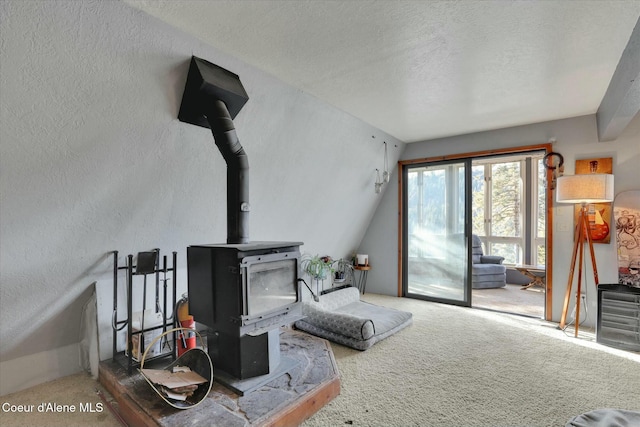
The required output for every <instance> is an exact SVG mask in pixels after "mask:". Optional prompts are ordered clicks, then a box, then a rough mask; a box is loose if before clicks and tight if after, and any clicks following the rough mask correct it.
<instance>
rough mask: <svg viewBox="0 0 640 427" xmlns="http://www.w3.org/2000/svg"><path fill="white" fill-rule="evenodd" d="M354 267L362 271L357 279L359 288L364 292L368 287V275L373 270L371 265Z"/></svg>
mask: <svg viewBox="0 0 640 427" xmlns="http://www.w3.org/2000/svg"><path fill="white" fill-rule="evenodd" d="M353 269H354V270H356V271H359V272H360V278H359V279H358V280H357V283H358V290H360V292H362V293H363V294H364V292H365V290H366V288H367V275H368V274H369V270H371V266H370V265H354V266H353Z"/></svg>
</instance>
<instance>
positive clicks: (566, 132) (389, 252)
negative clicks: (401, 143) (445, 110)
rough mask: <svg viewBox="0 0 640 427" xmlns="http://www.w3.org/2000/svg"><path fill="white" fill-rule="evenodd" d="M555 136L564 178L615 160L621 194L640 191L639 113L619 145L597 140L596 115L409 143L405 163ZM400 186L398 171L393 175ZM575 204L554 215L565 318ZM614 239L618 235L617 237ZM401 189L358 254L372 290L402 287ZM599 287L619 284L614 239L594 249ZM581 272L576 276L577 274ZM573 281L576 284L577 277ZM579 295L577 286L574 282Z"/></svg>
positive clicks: (591, 290)
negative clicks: (581, 165)
mask: <svg viewBox="0 0 640 427" xmlns="http://www.w3.org/2000/svg"><path fill="white" fill-rule="evenodd" d="M550 138H556V139H557V142H556V143H555V145H554V146H553V150H554V151H556V152H559V153H560V154H562V155H563V157H564V162H565V163H564V165H565V174H568V175H572V174H573V173H574V170H575V161H576V160H578V159H589V158H598V157H612V158H613V173H614V175H615V184H614V185H615V192H616V194H618V193H620V192H622V191H626V190H633V189H636V190H637V189H640V173H639V172H638V170H639V167H640V115H639V116H637V117H636V118H635V119H634V121H633V122H632V123H631V124H630V125H629V126H628V127H627V129H626V130H625V132H624V134H623V135H622V136H620V138H618V139H617V140H615V141H611V142H598V135H597V131H596V120H595V115H589V116H583V117H577V118H572V119H565V120H557V121H552V122H546V123H539V124H532V125H527V126H519V127H514V128H509V129H501V130H496V131H491V132H482V133H476V134H471V135H462V136H458V137H452V138H443V139H437V140H432V141H425V142H420V143H414V144H408V145H407V147H406V149H405V151H404V153H403V154H402V159H403V160H409V159H419V158H426V157H434V156H444V155H448V154H458V153H467V152H474V151H482V150H490V149H501V148H507V147H518V146H526V145H532V144H540V143H546V142H547V141H549V139H550ZM392 180H394V182H396V183H397V169H396V172H395V174H394V176H393V177H392ZM573 209H574V208H573V206H572V205H561V204H558V205H556V204H555V202H554V207H553V210H554V212H553V216H554V229H553V260H552V262H553V278H552V279H553V301H554V303H553V307H552V316H553V319H554V320H556V321H559V320H560V315H561V311H562V305H563V302H564V294H565V292H566V289H567V280H568V277H569V264H570V262H571V252H572V248H573V233H572V232H571V231H561V230H559V228H563V227H558V224H561V223H564V224H568V225H569V227H568V229H569V230H572V228H573V227H572V225H573ZM612 235H615V233H612ZM397 240H398V186H397V184H396V185H393V186H390V187H389V189H388V190H387V192H386V193H385V194H384V197H383V200H382V202H381V203H380V206H379V207H378V209H377V211H376V214H375V215H374V217H373V219H372V221H371V224H370V225H369V228H368V230H367V233H366V235H365V237H364V239H363V241H362V244H361V245H360V248H359V252H362V253H368V254H369V257H370V259H371V263H372V266H373V268H372V270H371V271H370V272H369V278H368V283H367V291H370V292H376V293H382V294H388V295H397V289H398V280H397V277H398V255H397V250H398V245H397ZM594 250H595V255H596V261H597V267H598V276H599V279H600V283H617V282H618V273H617V258H616V246H615V239H613V238H612V241H611V243H610V244H596V245H594ZM587 266H588V270H587V274H586V277H587V283H588V285H587V304H588V308H589V318H588V320H587V322H586V324H587V325H590V326H594V325H595V320H596V303H597V300H596V298H597V293H596V289H595V286H594V283H593V282H594V281H593V273H592V269H591V266H590V261H588V262H587ZM576 274H577V273H576ZM574 280H576V279H575V278H574ZM573 289H574V291H575V289H576V284H575V282H574V286H573Z"/></svg>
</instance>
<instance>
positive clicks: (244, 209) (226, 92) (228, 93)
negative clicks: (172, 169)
mask: <svg viewBox="0 0 640 427" xmlns="http://www.w3.org/2000/svg"><path fill="white" fill-rule="evenodd" d="M248 100H249V96H248V95H247V93H246V92H245V90H244V87H243V86H242V83H241V82H240V79H239V78H238V76H237V75H236V74H234V73H232V72H230V71H228V70H225V69H224V68H221V67H219V66H217V65H215V64H212V63H210V62H208V61H205V60H204V59H200V58H196V57H195V56H194V57H192V58H191V63H190V65H189V73H188V75H187V82H186V84H185V88H184V93H183V95H182V104H181V105H180V112H179V113H178V119H179V120H180V121H183V122H187V123H191V124H194V125H196V126H201V127H206V128H210V129H211V132H212V133H213V138H214V141H215V144H216V146H217V147H218V149H219V150H220V153H221V154H222V157H224V160H225V161H226V162H227V243H229V244H234V243H249V211H250V205H249V160H248V158H247V155H246V153H245V152H244V149H243V148H242V145H240V141H239V140H238V136H237V134H236V128H235V126H234V124H233V119H234V118H235V117H236V115H237V114H238V112H240V110H241V109H242V107H243V106H244V104H245V103H246V102H247V101H248Z"/></svg>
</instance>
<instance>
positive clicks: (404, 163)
mask: <svg viewBox="0 0 640 427" xmlns="http://www.w3.org/2000/svg"><path fill="white" fill-rule="evenodd" d="M537 150H544V151H545V152H546V154H550V153H552V152H553V147H552V144H551V142H546V143H538V144H533V145H524V146H520V147H507V148H497V149H491V150H483V151H472V152H466V153H459V154H448V155H440V156H437V157H423V158H414V159H407V160H400V161H398V268H397V274H398V281H397V289H398V291H397V295H398V296H399V297H404V296H405V295H404V292H403V283H404V275H405V263H404V261H403V258H404V245H405V243H404V240H405V238H404V227H405V226H404V224H403V218H404V207H403V199H404V191H405V190H404V185H405V184H404V181H405V178H404V170H405V169H406V168H407V167H409V166H411V165H413V164H416V163H431V162H438V161H443V160H455V159H466V158H474V157H482V156H490V155H491V156H492V155H496V154H515V153H522V152H527V151H537ZM553 180H554V173H553V171H552V170H551V169H550V168H547V171H546V181H547V186H546V195H545V199H546V205H547V206H546V209H547V212H546V228H545V229H546V236H545V245H546V263H547V264H546V271H547V274H546V310H545V319H546V320H549V321H550V320H551V318H552V316H551V313H552V312H553V311H552V306H553V262H552V260H553V231H552V230H553V224H554V221H553V190H552V188H553V187H552V186H551V185H549V183H551V182H552V181H553Z"/></svg>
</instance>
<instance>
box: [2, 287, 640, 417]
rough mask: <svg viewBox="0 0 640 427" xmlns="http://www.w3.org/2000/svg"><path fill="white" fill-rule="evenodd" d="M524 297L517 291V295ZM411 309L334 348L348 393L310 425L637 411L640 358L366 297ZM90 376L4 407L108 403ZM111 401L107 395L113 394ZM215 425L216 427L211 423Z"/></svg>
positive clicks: (526, 327) (469, 313)
mask: <svg viewBox="0 0 640 427" xmlns="http://www.w3.org/2000/svg"><path fill="white" fill-rule="evenodd" d="M518 292H520V291H519V290H518ZM363 299H364V300H367V301H369V302H372V303H375V304H380V305H386V306H390V307H396V308H399V309H403V310H408V311H411V312H412V313H413V314H414V323H413V325H411V326H410V327H408V328H406V329H404V330H403V331H401V332H400V333H398V334H396V335H394V336H392V337H390V338H388V339H386V340H384V341H382V342H380V343H378V344H376V345H375V346H373V347H372V348H370V349H369V350H367V351H365V352H360V351H357V350H352V349H350V348H347V347H344V346H341V345H337V344H332V348H333V350H334V354H335V357H336V361H337V364H338V368H339V370H340V374H341V393H340V395H339V396H338V397H337V398H336V399H334V400H333V401H332V402H330V403H329V404H328V405H327V406H325V407H324V408H323V409H321V410H320V411H319V412H318V413H317V414H315V415H314V416H313V417H311V418H310V419H309V420H307V421H306V422H305V423H304V424H303V425H304V427H317V426H322V427H325V426H344V425H356V426H438V427H441V426H442V427H445V426H456V427H460V426H487V427H489V426H490V427H497V426H523V427H525V426H526V427H536V426H563V425H564V424H565V423H566V421H567V420H568V419H569V418H571V417H572V416H574V415H577V414H581V413H584V412H587V411H590V410H593V409H597V408H605V407H617V408H622V409H631V410H636V411H638V410H640V399H639V398H638V396H639V395H638V384H640V354H638V353H632V352H625V351H620V350H616V349H612V348H609V347H605V346H601V345H599V344H597V343H595V342H594V335H593V333H592V332H589V331H583V330H582V329H581V330H580V337H579V338H578V339H575V338H573V333H572V331H564V332H563V331H560V330H558V329H557V327H556V326H557V325H556V324H552V323H547V322H544V321H542V320H537V319H533V318H526V317H522V316H513V315H505V314H501V313H495V312H492V311H486V310H474V309H468V308H461V307H453V306H447V305H442V304H434V303H429V302H425V301H418V300H411V299H405V298H395V297H389V296H382V295H375V294H366V295H365V296H364V297H363ZM96 390H101V391H103V389H102V387H101V386H100V385H99V384H98V383H97V382H96V381H94V380H93V379H91V377H90V376H89V375H87V374H84V373H82V374H76V375H72V376H69V377H65V378H61V379H58V380H56V381H53V382H50V383H46V384H43V385H40V386H37V387H34V388H31V389H27V390H24V391H21V392H18V393H14V394H10V395H5V396H1V397H0V401H1V402H0V403H3V404H4V403H9V404H13V405H31V404H33V405H35V407H36V410H37V405H39V404H40V403H43V402H44V403H57V404H62V405H75V406H76V408H78V406H79V405H80V403H83V404H85V405H86V404H87V403H92V404H93V407H94V408H96V407H97V405H98V403H102V402H103V401H102V399H101V397H100V396H99V395H98V394H97V393H96ZM107 398H109V396H107ZM119 425H121V424H120V423H119V421H118V420H117V418H115V417H114V416H113V415H112V414H111V413H110V412H109V410H108V408H107V407H106V406H104V407H103V410H102V411H101V412H94V413H87V412H78V411H77V409H76V412H74V413H51V412H48V413H39V412H37V411H36V412H34V413H12V412H5V411H0V426H16V427H20V426H52V427H54V426H97V427H102V426H105V427H106V426H119ZM212 425H213V424H212Z"/></svg>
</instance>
